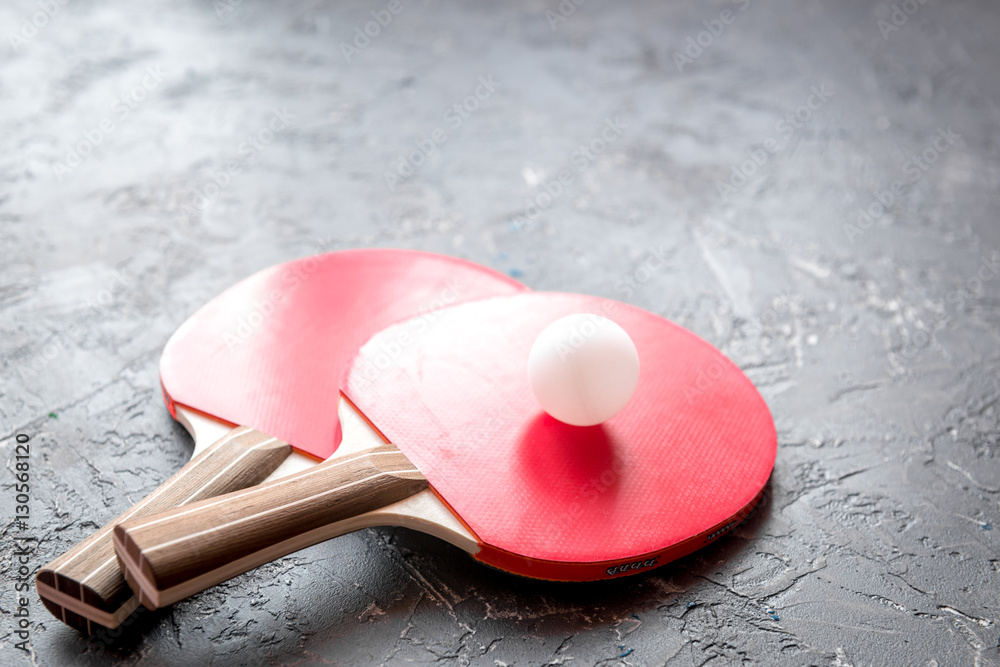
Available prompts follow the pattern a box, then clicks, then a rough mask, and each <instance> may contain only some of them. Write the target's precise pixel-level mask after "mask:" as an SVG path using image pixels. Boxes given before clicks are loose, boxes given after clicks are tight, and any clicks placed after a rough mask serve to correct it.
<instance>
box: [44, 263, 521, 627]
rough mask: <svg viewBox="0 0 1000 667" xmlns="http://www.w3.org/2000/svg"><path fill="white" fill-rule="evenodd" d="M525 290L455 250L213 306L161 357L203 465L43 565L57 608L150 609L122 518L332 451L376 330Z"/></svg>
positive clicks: (295, 273) (326, 268)
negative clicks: (116, 542) (125, 559)
mask: <svg viewBox="0 0 1000 667" xmlns="http://www.w3.org/2000/svg"><path fill="white" fill-rule="evenodd" d="M524 289H526V288H525V287H523V286H522V285H520V284H518V283H517V282H515V281H513V280H511V279H509V278H507V277H506V276H503V275H501V274H499V273H496V272H494V271H491V270H488V269H485V268H483V267H480V266H477V265H475V264H472V263H470V262H466V261H463V260H458V259H455V258H452V257H444V256H440V255H432V254H429V253H423V252H415V251H402V250H354V251H345V252H335V253H328V254H325V255H320V256H316V257H307V258H304V259H300V260H297V261H293V262H289V263H286V264H282V265H279V266H275V267H272V268H270V269H266V270H264V271H261V272H259V273H257V274H255V275H253V276H251V277H249V278H247V279H246V280H244V281H242V282H240V283H239V284H237V285H235V286H233V287H232V288H230V289H229V290H227V291H226V292H224V293H223V294H221V295H220V296H218V297H217V298H215V299H214V300H213V301H211V302H210V303H208V304H206V305H205V306H204V307H202V308H201V309H200V310H198V311H197V312H196V313H195V314H194V315H192V316H191V318H190V319H188V320H187V321H186V322H185V323H184V324H182V325H181V326H180V328H179V329H178V330H177V332H176V333H175V334H174V335H173V336H172V337H171V339H170V340H169V341H168V342H167V345H166V347H165V349H164V351H163V356H162V359H161V363H160V378H161V381H162V384H163V390H164V397H165V399H166V401H167V405H168V407H169V409H170V412H171V414H172V415H174V417H175V418H176V419H177V420H178V421H179V422H181V423H182V424H183V425H184V426H185V427H186V428H187V430H188V431H189V432H190V433H191V435H192V436H193V437H194V440H195V449H194V454H193V458H192V460H191V461H190V462H189V463H188V464H187V465H185V466H184V467H183V468H182V469H181V470H180V471H179V472H178V473H177V474H175V475H174V476H173V477H171V478H170V479H169V480H167V481H166V482H164V483H163V484H162V485H161V486H160V487H159V488H158V489H156V490H155V491H153V492H152V493H151V494H150V495H149V496H147V497H146V498H145V499H144V500H142V501H141V502H139V503H137V504H136V505H135V506H133V507H132V508H131V509H130V510H128V511H126V512H125V513H124V514H122V515H121V516H119V517H118V518H117V519H115V520H113V521H112V522H110V523H109V524H107V525H106V526H104V527H103V528H102V529H100V530H99V531H97V532H96V533H95V534H94V535H92V536H91V537H90V538H88V539H87V540H85V541H83V542H81V543H80V544H79V545H77V546H76V547H74V548H72V549H70V550H69V551H67V552H66V553H64V554H63V555H62V556H60V557H59V558H57V559H55V560H54V561H52V562H51V563H49V564H48V565H46V566H45V567H43V568H42V569H41V570H40V571H39V572H38V575H37V579H36V585H37V588H38V593H39V596H40V597H41V598H42V601H43V603H44V604H45V606H46V608H47V609H48V610H49V611H50V612H52V614H53V615H54V616H55V617H56V618H58V619H60V620H62V621H63V622H65V623H67V624H68V625H71V626H74V627H76V628H78V629H80V630H83V631H85V632H91V631H93V629H94V628H93V626H92V624H93V623H96V624H98V625H102V626H106V627H109V628H114V627H117V626H118V624H119V623H121V621H122V620H124V619H125V618H126V617H127V616H128V615H129V614H131V613H132V611H133V610H134V609H135V607H136V606H137V605H138V601H137V600H136V599H135V598H134V597H133V595H132V592H131V591H130V590H129V589H128V587H127V586H126V585H125V581H124V579H123V578H122V574H121V572H120V570H119V569H118V564H117V563H116V562H115V555H114V549H113V546H112V539H111V529H112V528H113V527H114V526H115V525H116V524H117V523H118V522H120V521H123V520H126V519H135V518H137V517H141V516H145V515H148V514H152V513H154V512H157V511H161V510H165V509H169V508H171V507H177V506H180V505H185V504H188V503H191V502H194V501H197V500H200V499H203V498H209V497H212V496H216V495H219V494H222V493H226V492H229V491H233V490H235V489H240V488H244V487H247V486H251V485H253V484H257V483H259V482H261V481H263V480H264V479H265V478H268V476H269V475H270V476H271V477H272V478H273V477H278V476H282V475H284V474H288V473H290V472H294V471H296V470H300V469H304V468H309V467H312V466H313V465H315V464H316V463H318V462H319V461H322V460H323V459H326V458H328V457H329V456H330V454H331V453H332V452H333V451H334V449H335V448H336V446H337V444H338V442H339V436H340V432H339V428H340V426H339V422H338V419H337V411H336V409H334V407H332V406H333V405H335V403H332V402H331V401H334V400H335V397H336V396H337V392H338V390H339V382H340V379H341V377H342V376H343V374H344V371H345V369H346V367H347V364H348V362H349V361H350V360H351V358H352V357H353V356H354V354H355V353H356V351H357V349H358V347H359V346H360V345H361V344H362V343H364V342H365V341H366V340H367V339H368V338H369V337H370V336H371V335H372V334H373V333H375V332H377V331H378V330H380V329H382V328H383V327H385V326H387V325H389V324H391V323H393V322H396V321H398V320H401V319H405V318H409V317H414V316H418V317H417V321H419V322H431V321H433V319H434V317H435V312H436V311H437V310H438V309H440V308H443V307H445V306H448V305H450V304H455V303H459V302H462V301H467V300H470V299H478V298H483V297H489V296H496V295H504V294H512V293H516V292H518V291H521V290H524ZM331 397H334V398H333V399H331ZM237 425H240V426H237ZM265 434H267V435H265ZM272 436H273V437H272ZM212 443H214V444H212ZM286 443H289V444H290V445H291V447H290V446H289V444H286ZM209 445H211V446H209ZM293 450H295V451H293ZM296 451H297V452H300V453H296ZM279 466H280V467H279Z"/></svg>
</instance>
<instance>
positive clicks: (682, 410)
mask: <svg viewBox="0 0 1000 667" xmlns="http://www.w3.org/2000/svg"><path fill="white" fill-rule="evenodd" d="M581 312H582V313H588V312H589V313H596V314H600V315H604V316H606V317H608V318H610V319H612V320H613V321H615V322H617V323H618V324H619V325H621V326H622V327H623V328H624V329H625V331H626V332H628V334H629V336H631V338H632V340H633V341H634V342H635V345H636V348H637V349H638V352H639V360H640V367H641V370H640V378H639V385H638V388H637V389H636V392H635V395H634V397H633V398H632V401H631V402H630V403H629V404H628V405H627V406H626V407H625V409H624V410H622V412H620V413H619V414H618V415H616V416H615V417H613V418H612V419H611V420H609V421H607V422H605V423H603V424H601V425H598V426H593V427H575V426H569V425H566V424H563V423H561V422H558V421H556V420H555V419H553V418H551V417H549V416H548V415H546V414H545V413H543V412H542V410H541V407H540V406H539V405H538V403H537V401H536V400H535V398H534V396H533V394H532V393H531V390H530V387H529V384H528V377H527V359H528V352H529V350H530V349H531V345H532V343H533V342H534V340H535V338H536V336H537V335H538V334H539V333H540V332H541V331H542V329H544V328H545V327H546V326H547V325H548V324H550V323H551V322H552V321H554V320H556V319H558V318H559V317H562V316H564V315H569V314H572V313H581ZM344 387H345V393H346V394H347V396H348V397H349V398H350V399H351V400H352V401H353V402H354V403H355V405H356V406H357V407H358V408H359V409H360V410H361V411H362V412H363V413H364V414H365V415H366V416H367V417H368V418H369V419H370V420H371V421H372V423H374V425H375V426H377V427H378V428H379V429H380V430H381V432H382V433H383V434H384V435H385V436H386V437H387V438H388V439H389V440H390V441H391V442H392V443H394V444H395V445H396V446H397V447H399V448H400V449H401V450H402V451H403V452H404V453H405V454H406V455H407V457H409V458H410V459H411V460H412V461H413V462H414V463H415V464H416V465H417V467H418V468H419V469H420V471H421V472H422V473H423V474H424V475H426V476H427V479H428V480H429V481H430V483H431V485H432V487H433V488H434V490H435V491H436V492H437V493H438V494H439V495H440V496H441V498H442V499H443V500H444V501H445V502H446V503H447V504H448V505H449V506H450V507H451V508H452V510H453V511H454V512H455V513H456V515H457V516H459V518H460V519H461V520H462V521H463V522H464V523H465V524H466V525H467V526H468V527H469V528H470V529H471V530H472V531H473V532H474V533H475V534H476V536H477V537H478V538H479V540H480V541H481V542H482V549H481V552H480V554H478V555H477V558H479V559H480V560H483V561H484V562H488V563H491V564H494V565H497V566H498V567H502V568H504V569H508V570H514V571H518V572H519V573H523V574H532V573H535V574H537V576H540V577H542V578H553V579H559V578H567V579H588V578H590V579H593V578H598V576H597V575H598V574H599V573H600V572H603V571H604V564H607V563H614V562H619V563H620V562H624V561H626V560H628V559H633V558H637V557H640V556H644V555H650V554H654V555H655V554H664V553H666V552H668V551H670V550H671V549H673V551H674V553H673V555H672V556H671V557H677V556H679V555H683V554H684V553H687V552H690V551H692V550H693V549H695V548H697V547H698V546H700V545H701V544H703V543H704V542H705V541H707V540H709V539H711V537H708V536H709V535H710V532H711V531H716V530H718V528H719V526H727V525H729V524H731V523H732V522H733V520H734V518H735V519H737V520H738V519H742V518H743V517H744V516H745V515H746V514H747V513H748V512H749V509H750V508H751V507H752V506H753V504H754V503H755V502H756V500H757V499H758V498H759V496H760V493H761V491H762V489H763V488H764V485H765V484H766V483H767V480H768V478H769V476H770V474H771V470H772V468H773V466H774V460H775V455H776V452H777V437H776V433H775V429H774V422H773V420H772V418H771V414H770V411H769V410H768V408H767V405H766V404H765V402H764V400H763V398H762V397H761V396H760V394H759V393H758V392H757V390H756V388H755V387H754V386H753V384H752V383H751V382H750V380H749V379H748V378H747V377H746V376H745V375H744V374H743V373H742V372H741V371H740V369H739V368H738V367H737V366H736V365H735V364H733V363H732V362H731V361H730V360H729V359H728V358H726V357H725V356H724V355H723V354H722V353H721V352H719V351H718V350H717V349H715V348H714V347H713V346H712V345H710V344H709V343H707V342H705V341H704V340H702V339H701V338H699V337H698V336H696V335H695V334H693V333H691V332H690V331H688V330H686V329H684V328H682V327H680V326H678V325H676V324H673V323H671V322H669V321H667V320H665V319H663V318H661V317H658V316H656V315H653V314H651V313H649V312H646V311H643V310H641V309H638V308H635V307H632V306H628V305H625V304H621V303H617V302H614V301H608V300H605V299H600V298H597V297H587V296H581V295H568V294H546V293H523V294H520V295H517V296H510V297H501V298H496V299H488V300H485V301H478V302H474V303H469V304H464V305H460V306H456V307H454V308H449V309H446V310H443V311H441V312H439V313H437V314H436V315H435V317H434V318H433V319H432V320H430V321H426V320H425V321H418V322H406V323H400V324H397V325H395V326H393V327H390V328H388V329H386V330H384V331H382V332H380V333H379V334H377V335H376V336H374V337H373V338H372V339H371V340H370V341H369V342H368V343H367V344H365V345H364V347H363V348H362V349H361V352H360V354H359V356H358V358H357V359H356V360H355V362H354V365H353V367H352V369H351V371H350V373H349V375H348V377H347V379H346V380H345V383H344ZM665 560H667V559H664V560H662V561H661V563H662V562H665ZM661 563H654V564H661ZM560 564H564V565H566V564H568V565H573V564H577V565H580V564H591V565H595V564H596V566H595V567H590V569H586V570H584V569H579V570H578V571H577V572H576V574H573V573H572V572H570V573H569V574H566V575H565V576H563V575H562V574H561V573H560V569H559V568H560ZM640 567H641V565H640ZM584 572H586V574H582V573H584ZM601 576H608V575H601Z"/></svg>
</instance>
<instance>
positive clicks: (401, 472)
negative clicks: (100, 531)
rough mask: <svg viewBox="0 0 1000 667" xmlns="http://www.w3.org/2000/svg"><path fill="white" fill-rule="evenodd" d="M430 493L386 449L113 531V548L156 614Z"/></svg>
mask: <svg viewBox="0 0 1000 667" xmlns="http://www.w3.org/2000/svg"><path fill="white" fill-rule="evenodd" d="M426 487H427V480H426V479H424V477H423V475H421V474H420V473H419V472H418V471H417V469H416V468H415V467H414V466H413V464H412V463H410V461H409V460H408V459H407V458H406V457H405V456H404V455H403V454H402V453H401V452H400V451H399V450H398V449H397V448H396V447H395V446H394V445H390V444H381V445H378V446H375V447H372V448H369V449H363V450H361V451H359V452H356V453H354V454H350V455H347V456H344V457H339V458H337V459H330V460H328V461H326V462H325V463H322V464H320V465H318V466H316V467H315V468H312V469H310V470H305V471H303V472H300V473H298V474H296V475H290V476H288V477H285V478H282V479H279V480H275V481H273V482H268V483H267V484H261V485H260V486H256V487H253V488H250V489H244V490H242V491H235V492H233V493H229V494H226V495H224V496H220V497H218V498H212V499H209V500H205V501H202V502H199V503H194V504H192V505H190V506H188V507H184V508H178V509H175V510H170V511H168V512H164V513H162V514H158V515H156V516H152V517H147V518H144V519H138V520H131V521H127V522H125V523H123V524H121V525H119V526H117V527H116V528H115V551H116V552H117V554H118V561H119V564H120V565H121V568H122V571H123V572H124V573H125V578H126V580H127V581H128V583H129V585H130V586H131V587H132V590H133V591H134V592H135V593H136V595H137V596H138V597H139V601H140V602H141V603H142V604H143V606H145V607H148V608H150V609H157V608H159V607H164V606H166V605H169V604H173V603H174V602H177V601H178V600H182V599H184V598H186V597H188V596H191V595H194V594H195V593H199V592H201V591H203V590H205V589H207V588H209V587H211V586H214V585H216V584H219V583H221V582H223V581H226V580H228V579H231V578H232V577H235V576H236V575H238V574H242V573H243V572H246V571H247V570H250V569H253V568H255V567H257V566H259V565H262V564H264V563H267V562H269V561H272V560H274V559H276V558H280V557H282V556H285V555H287V554H290V553H292V552H295V551H298V550H299V549H304V548H305V547H308V546H311V545H313V544H316V543H318V542H322V541H323V540H327V539H330V538H331V537H336V536H337V535H340V534H343V533H347V532H350V531H352V530H356V529H357V528H359V527H361V526H360V525H359V524H357V523H356V522H355V523H354V524H352V523H351V519H353V518H355V517H358V516H360V515H362V514H364V513H366V512H370V511H372V510H375V509H378V508H381V507H385V506H387V505H391V504H392V503H395V502H398V501H400V500H403V499H404V498H408V497H410V496H412V495H414V494H415V493H418V492H419V491H421V490H423V489H425V488H426Z"/></svg>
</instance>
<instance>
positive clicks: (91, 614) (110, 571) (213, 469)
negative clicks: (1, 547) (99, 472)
mask: <svg viewBox="0 0 1000 667" xmlns="http://www.w3.org/2000/svg"><path fill="white" fill-rule="evenodd" d="M291 451H292V450H291V447H289V446H288V444H286V443H284V442H282V441H280V440H277V439H275V438H271V437H270V436H267V435H264V434H263V433H260V432H258V431H255V430H253V429H251V428H247V427H244V426H240V427H237V428H234V429H233V430H232V431H230V432H229V433H228V434H226V435H225V436H224V437H222V438H220V439H219V440H218V441H216V442H215V443H214V444H212V445H211V446H210V447H208V448H207V449H206V450H205V451H204V452H202V453H200V454H199V455H198V456H196V457H194V458H193V459H191V461H189V462H188V463H187V465H185V466H184V467H183V468H181V469H180V470H179V471H178V472H177V473H176V474H175V475H174V476H173V477H171V478H170V479H168V480H167V481H166V482H164V483H163V484H161V485H160V486H159V487H158V488H157V489H156V490H155V491H153V492H152V493H150V494H149V495H148V496H146V497H145V498H144V499H143V500H141V501H139V502H138V503H137V504H136V505H134V506H133V507H132V508H131V509H129V510H128V511H126V512H125V513H123V514H122V515H121V516H119V517H118V518H117V519H114V520H113V521H111V522H110V523H108V524H107V525H105V526H104V527H103V528H101V529H100V530H98V531H97V532H96V533H94V534H93V535H91V536H90V537H89V538H87V539H86V540H84V541H83V542H80V543H79V544H77V545H76V546H75V547H73V548H72V549H70V550H69V551H67V552H66V553H64V554H62V555H61V556H59V557H58V558H56V559H55V560H53V561H52V562H51V563H49V564H48V565H46V566H44V567H42V568H41V569H40V570H39V571H38V574H37V575H36V577H35V587H36V588H37V590H38V596H39V597H40V598H41V599H42V603H43V604H44V605H45V608H46V609H48V610H49V611H50V612H52V615H53V616H55V617H56V618H57V619H59V620H60V621H62V622H63V623H66V624H67V625H69V626H72V627H74V628H76V629H78V630H81V631H83V632H87V633H91V632H94V631H96V629H97V628H95V627H94V625H93V624H97V625H99V626H104V627H107V628H116V627H118V625H119V624H120V623H121V622H122V621H123V620H125V619H126V618H128V616H129V615H130V614H131V613H132V612H133V611H134V610H135V608H136V607H137V606H138V604H139V602H138V600H136V599H135V598H134V596H133V595H132V591H131V590H130V589H129V587H128V586H127V585H126V583H125V579H124V577H123V576H122V572H121V570H120V569H119V568H118V563H117V561H116V558H115V551H114V541H113V535H112V531H113V530H114V527H115V526H116V525H117V524H119V523H121V522H122V521H126V520H130V519H136V518H139V517H143V516H147V515H150V514H155V513H156V512H162V511H164V510H168V509H171V508H174V507H179V506H181V505H186V504H188V503H192V502H196V501H198V500H202V499H204V498H210V497H212V496H217V495H220V494H223V493H228V492H229V491H233V490H236V489H242V488H245V487H247V486H252V485H254V484H259V483H260V482H261V481H263V480H264V479H265V478H266V477H267V476H268V475H270V474H271V473H272V472H273V471H274V470H275V469H276V468H277V467H278V466H279V465H280V464H281V462H282V461H284V460H285V459H286V458H287V457H288V455H289V454H291Z"/></svg>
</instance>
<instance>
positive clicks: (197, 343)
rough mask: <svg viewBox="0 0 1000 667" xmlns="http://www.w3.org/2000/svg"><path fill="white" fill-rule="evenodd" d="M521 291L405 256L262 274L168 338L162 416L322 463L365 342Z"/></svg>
mask: <svg viewBox="0 0 1000 667" xmlns="http://www.w3.org/2000/svg"><path fill="white" fill-rule="evenodd" d="M526 289H527V288H526V287H524V286H523V285H521V284H519V283H517V282H515V281H514V280H511V279H510V278H507V277H506V276H504V275H502V274H500V273H497V272H495V271H491V270H489V269H486V268H484V267H481V266H478V265H476V264H472V263H471V262H466V261H464V260H460V259H456V258H453V257H446V256H442V255H434V254H430V253H424V252H416V251H408V250H352V251H344V252H333V253H327V254H324V255H318V256H315V257H306V258H304V259H300V260H296V261H293V262H288V263H286V264H281V265H279V266H275V267H271V268H269V269H265V270H264V271H261V272H259V273H256V274H254V275H252V276H250V277H249V278H247V279H245V280H243V281H242V282H240V283H238V284H237V285H234V286H233V287H231V288H230V289H228V290H226V291H225V292H223V293H222V294H221V295H219V296H218V297H216V298H215V299H213V300H212V301H211V302H209V303H208V304H206V305H205V306H203V307H202V308H201V309H200V310H198V311H197V312H196V313H195V314H194V315H192V316H191V317H190V318H189V319H188V320H187V321H186V322H184V324H182V325H181V326H180V328H178V329H177V331H176V332H175V333H174V335H173V336H172V337H171V338H170V340H169V341H168V342H167V345H166V347H165V349H164V351H163V356H162V358H161V360H160V379H161V382H162V384H163V390H164V394H165V396H166V398H167V404H168V406H170V405H171V402H173V403H177V404H180V405H184V406H187V407H189V408H194V409H195V410H198V411H200V412H204V413H207V414H209V415H211V416H213V417H216V418H218V419H221V420H224V421H227V422H230V423H233V424H240V425H244V426H250V427H252V428H255V429H257V430H258V431H261V432H263V433H267V434H268V435H271V436H274V437H276V438H279V439H281V440H284V441H286V442H288V443H289V444H291V445H292V446H293V447H295V448H296V449H298V450H300V451H302V452H305V453H307V454H310V455H312V456H314V457H316V458H319V459H325V458H327V457H328V456H330V454H332V453H333V451H334V450H335V449H336V446H337V445H338V444H339V442H340V430H339V426H340V425H339V421H338V419H337V401H338V397H339V395H340V393H339V392H340V381H341V379H342V378H343V375H344V371H345V369H346V368H347V365H348V363H349V362H350V360H351V359H352V358H353V357H354V355H355V354H356V352H357V350H358V348H359V347H360V346H361V345H362V344H363V343H364V342H365V341H366V340H368V338H369V337H370V336H371V335H372V334H374V333H375V332H377V331H379V330H380V329H382V328H384V327H386V326H388V325H390V324H392V323H393V322H397V321H399V320H402V319H406V318H410V317H414V316H416V315H419V314H421V313H427V315H426V317H433V312H434V311H435V310H436V309H439V308H442V307H445V306H448V305H451V304H454V303H460V302H463V301H468V300H471V299H480V298H484V297H492V296H498V295H505V294H513V293H516V292H519V291H523V290H526Z"/></svg>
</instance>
